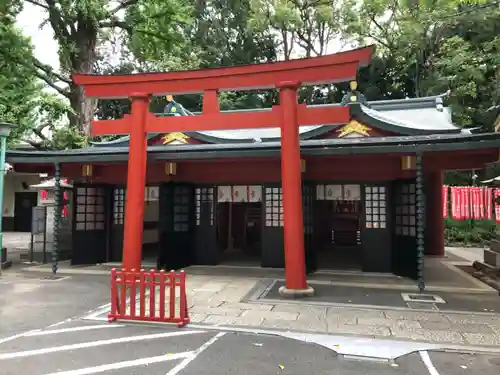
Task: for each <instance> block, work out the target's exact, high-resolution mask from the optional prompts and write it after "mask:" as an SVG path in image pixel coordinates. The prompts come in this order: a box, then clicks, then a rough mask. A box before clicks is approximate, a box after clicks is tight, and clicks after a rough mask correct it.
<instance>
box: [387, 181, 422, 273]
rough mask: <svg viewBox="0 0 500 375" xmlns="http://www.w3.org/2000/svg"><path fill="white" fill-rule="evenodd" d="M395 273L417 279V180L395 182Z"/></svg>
mask: <svg viewBox="0 0 500 375" xmlns="http://www.w3.org/2000/svg"><path fill="white" fill-rule="evenodd" d="M393 202H394V205H393V212H394V248H393V272H394V273H395V274H396V275H399V276H404V277H409V278H412V279H415V280H416V278H417V237H416V234H417V214H416V213H417V207H416V204H417V198H416V184H415V180H406V181H395V182H394V199H393Z"/></svg>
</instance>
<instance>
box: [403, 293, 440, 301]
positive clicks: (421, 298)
mask: <svg viewBox="0 0 500 375" xmlns="http://www.w3.org/2000/svg"><path fill="white" fill-rule="evenodd" d="M408 298H409V299H411V300H412V301H429V302H434V301H435V300H436V297H435V296H431V295H427V294H423V295H421V296H419V295H418V294H409V295H408Z"/></svg>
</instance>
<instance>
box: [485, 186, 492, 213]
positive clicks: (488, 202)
mask: <svg viewBox="0 0 500 375" xmlns="http://www.w3.org/2000/svg"><path fill="white" fill-rule="evenodd" d="M484 192H485V196H484V201H485V213H486V215H485V219H488V220H491V215H492V213H493V209H492V208H493V207H492V202H493V201H492V194H493V189H492V188H485V189H484Z"/></svg>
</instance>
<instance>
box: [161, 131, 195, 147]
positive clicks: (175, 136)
mask: <svg viewBox="0 0 500 375" xmlns="http://www.w3.org/2000/svg"><path fill="white" fill-rule="evenodd" d="M161 139H162V141H163V144H164V145H166V144H169V143H172V142H174V141H177V142H179V143H184V144H187V143H188V139H189V137H188V136H187V135H186V134H184V133H180V132H174V133H168V134H165V135H164V136H163V137H162V138H161Z"/></svg>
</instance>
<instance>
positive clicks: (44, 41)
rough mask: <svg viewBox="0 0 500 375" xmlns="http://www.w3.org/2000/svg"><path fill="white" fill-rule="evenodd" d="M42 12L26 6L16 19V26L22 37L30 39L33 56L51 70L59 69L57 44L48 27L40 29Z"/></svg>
mask: <svg viewBox="0 0 500 375" xmlns="http://www.w3.org/2000/svg"><path fill="white" fill-rule="evenodd" d="M43 19H44V14H43V11H42V10H41V9H40V8H39V7H37V6H35V5H31V4H26V5H25V6H24V10H23V11H22V12H21V14H19V15H18V17H17V25H18V27H19V28H21V30H22V31H23V33H24V35H26V36H28V37H30V38H31V41H32V43H33V45H34V46H35V56H36V57H37V58H38V59H39V60H40V61H42V62H43V63H45V64H48V65H51V66H52V67H53V68H55V69H58V68H59V58H58V55H57V43H56V41H55V40H54V34H53V32H52V29H51V27H50V25H46V26H44V27H43V28H42V29H40V24H41V23H42V22H43Z"/></svg>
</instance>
